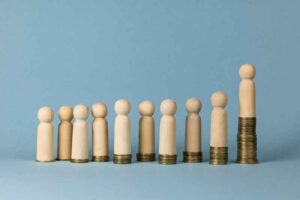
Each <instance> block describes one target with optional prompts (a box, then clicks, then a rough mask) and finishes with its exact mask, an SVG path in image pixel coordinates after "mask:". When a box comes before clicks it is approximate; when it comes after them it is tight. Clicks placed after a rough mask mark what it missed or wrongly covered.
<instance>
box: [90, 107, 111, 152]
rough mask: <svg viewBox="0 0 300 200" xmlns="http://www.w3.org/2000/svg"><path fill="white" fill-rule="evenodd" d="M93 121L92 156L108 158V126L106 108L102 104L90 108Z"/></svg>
mask: <svg viewBox="0 0 300 200" xmlns="http://www.w3.org/2000/svg"><path fill="white" fill-rule="evenodd" d="M92 115H93V117H94V121H93V156H94V157H99V156H108V154H109V151H108V149H109V148H108V147H109V146H108V126H107V120H106V115H107V107H106V105H105V104H104V103H97V104H94V105H93V107H92Z"/></svg>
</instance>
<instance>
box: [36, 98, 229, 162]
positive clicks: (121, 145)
mask: <svg viewBox="0 0 300 200" xmlns="http://www.w3.org/2000/svg"><path fill="white" fill-rule="evenodd" d="M211 103H212V106H213V110H212V113H211V137H210V147H211V148H210V163H211V164H226V163H227V160H228V149H227V113H226V110H225V106H226V104H227V96H226V95H225V94H224V93H223V92H216V93H214V94H213V95H212V97H211ZM130 108H131V105H130V103H129V101H127V100H125V99H120V100H118V101H117V102H116V103H115V106H114V109H115V112H116V118H115V122H114V158H113V161H114V163H117V164H127V163H131V160H132V153H131V141H130V119H129V117H128V114H129V112H130ZM160 110H161V113H162V118H161V121H160V134H159V135H160V136H159V156H158V160H159V163H161V164H175V163H176V160H177V154H176V120H175V117H174V114H175V112H176V110H177V105H176V103H175V102H174V101H173V100H171V99H166V100H164V101H163V102H162V103H161V105H160ZM200 110H201V101H200V100H199V99H197V98H190V99H188V100H187V101H186V111H187V113H188V115H187V117H186V128H185V131H186V132H185V151H184V153H183V157H184V160H183V161H184V162H192V163H194V162H201V161H202V153H201V118H200V116H199V112H200ZM154 111H155V108H154V104H153V103H152V102H151V101H143V102H142V103H140V105H139V112H140V114H141V118H140V121H139V152H138V153H137V160H138V161H143V162H146V161H155V160H156V158H155V149H154V146H155V145H154V119H153V117H152V116H153V114H154ZM91 113H92V115H93V117H94V121H93V125H92V151H93V152H92V155H93V157H92V160H93V161H98V162H106V161H109V156H108V155H109V150H108V149H109V145H108V144H109V142H108V127H107V121H106V115H107V107H106V105H105V104H103V103H97V104H94V105H93V106H92V109H91ZM53 116H54V114H53V111H52V109H51V108H49V107H43V108H41V109H40V110H39V112H38V120H39V125H38V136H37V157H36V160H37V161H39V162H52V161H54V153H53V150H54V142H53V140H54V133H53V132H54V131H53V125H52V121H53ZM73 116H74V118H75V122H74V125H73V124H72V122H71V121H72V119H73ZM88 116H89V109H88V107H87V106H85V105H83V104H79V105H77V106H75V108H74V110H73V109H72V108H70V107H68V106H63V107H61V108H60V110H59V118H60V120H61V123H60V124H59V128H58V153H57V160H70V161H71V162H74V163H86V162H89V151H88V149H89V147H88V123H87V121H86V120H87V118H88Z"/></svg>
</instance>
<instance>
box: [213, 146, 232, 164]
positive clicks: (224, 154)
mask: <svg viewBox="0 0 300 200" xmlns="http://www.w3.org/2000/svg"><path fill="white" fill-rule="evenodd" d="M227 162H228V147H210V160H209V163H210V164H212V165H226V164H227Z"/></svg>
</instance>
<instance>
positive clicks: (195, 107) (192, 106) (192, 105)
mask: <svg viewBox="0 0 300 200" xmlns="http://www.w3.org/2000/svg"><path fill="white" fill-rule="evenodd" d="M201 107H202V103H201V101H200V100H199V99H197V98H190V99H188V100H187V101H186V103H185V109H186V111H187V112H188V113H199V112H200V110H201Z"/></svg>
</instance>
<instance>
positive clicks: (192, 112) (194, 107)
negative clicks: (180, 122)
mask: <svg viewBox="0 0 300 200" xmlns="http://www.w3.org/2000/svg"><path fill="white" fill-rule="evenodd" d="M185 107H186V111H187V112H188V115H187V117H186V120H185V152H183V162H188V163H197V162H201V161H202V151H201V117H200V116H199V112H200V110H201V107H202V104H201V101H200V100H199V99H197V98H190V99H188V100H187V102H186V104H185Z"/></svg>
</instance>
